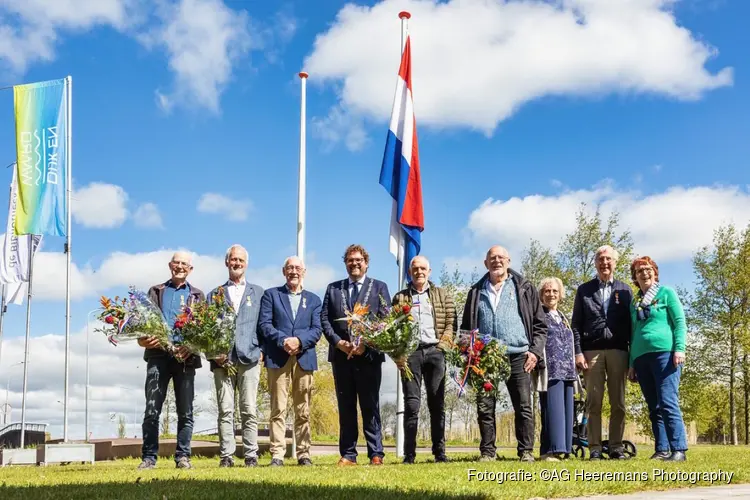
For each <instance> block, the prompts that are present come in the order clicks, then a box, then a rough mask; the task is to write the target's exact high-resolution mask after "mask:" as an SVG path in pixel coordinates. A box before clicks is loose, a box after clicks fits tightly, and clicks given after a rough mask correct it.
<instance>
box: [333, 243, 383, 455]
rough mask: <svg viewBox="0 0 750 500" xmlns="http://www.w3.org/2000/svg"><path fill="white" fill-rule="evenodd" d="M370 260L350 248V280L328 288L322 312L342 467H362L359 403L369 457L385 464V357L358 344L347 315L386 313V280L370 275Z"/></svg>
mask: <svg viewBox="0 0 750 500" xmlns="http://www.w3.org/2000/svg"><path fill="white" fill-rule="evenodd" d="M369 263H370V256H369V255H368V254H367V251H366V250H365V249H364V248H363V247H362V246H360V245H349V247H348V248H347V249H346V252H344V264H345V265H346V272H347V273H348V275H349V277H348V278H344V279H343V280H341V281H334V282H333V283H331V284H330V285H328V288H327V289H326V294H325V297H324V298H323V310H322V312H321V324H322V325H323V334H324V335H325V336H326V340H328V344H329V348H328V360H329V361H330V362H331V366H332V368H333V380H334V383H335V384H336V399H337V401H338V407H339V429H340V430H339V452H340V453H341V459H340V460H339V462H338V465H356V463H357V438H358V435H359V430H358V429H357V399H359V408H360V411H361V412H362V427H363V430H364V433H365V441H366V442H367V456H368V458H369V459H370V464H372V465H382V463H383V456H384V453H383V441H382V437H381V424H380V381H381V378H382V363H383V361H385V356H384V355H383V353H381V352H377V351H375V350H373V349H371V348H369V347H365V345H364V342H362V343H360V344H359V345H358V346H355V342H354V340H355V339H353V338H352V336H351V335H350V332H349V328H348V326H347V322H346V321H339V320H341V319H344V318H346V311H351V310H352V309H353V308H354V304H356V303H359V304H362V305H365V304H366V305H369V306H370V314H376V315H384V314H385V312H386V311H385V307H384V304H385V306H390V303H391V300H390V297H391V294H390V293H388V286H387V285H386V284H385V283H383V282H382V281H378V280H376V279H373V278H369V277H367V268H368V266H369Z"/></svg>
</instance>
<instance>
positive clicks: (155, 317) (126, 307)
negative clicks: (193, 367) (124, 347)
mask: <svg viewBox="0 0 750 500" xmlns="http://www.w3.org/2000/svg"><path fill="white" fill-rule="evenodd" d="M100 304H101V306H102V312H101V313H100V314H99V316H98V319H99V320H100V321H101V322H103V323H104V327H102V328H97V329H96V331H98V332H101V333H103V334H105V335H106V336H107V340H109V342H110V343H111V344H112V345H115V346H116V345H117V344H119V343H121V342H127V341H130V340H138V339H139V338H142V337H156V338H157V339H158V340H159V344H160V345H161V347H162V348H163V349H164V350H166V351H167V352H170V353H173V352H174V344H173V342H172V341H171V339H170V334H171V333H172V329H171V328H170V327H169V325H167V321H166V319H164V314H162V312H161V309H159V307H157V305H156V304H154V303H153V302H152V301H151V299H149V297H148V295H147V294H146V293H144V292H142V291H140V290H136V289H135V287H132V286H131V287H130V290H129V291H128V297H127V298H120V297H119V296H116V297H115V298H114V299H110V298H107V297H104V296H103V297H102V298H101V299H100Z"/></svg>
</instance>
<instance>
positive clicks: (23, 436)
mask: <svg viewBox="0 0 750 500" xmlns="http://www.w3.org/2000/svg"><path fill="white" fill-rule="evenodd" d="M29 244H30V245H31V248H29V289H28V290H27V293H28V297H27V299H26V300H27V302H26V340H25V342H24V348H23V392H22V393H21V446H20V447H21V449H23V447H24V444H25V439H26V388H27V386H28V380H29V337H30V336H31V294H32V279H33V275H34V238H33V237H32V238H31V241H30V242H29Z"/></svg>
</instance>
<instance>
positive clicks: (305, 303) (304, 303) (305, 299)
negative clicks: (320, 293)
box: [302, 297, 307, 309]
mask: <svg viewBox="0 0 750 500" xmlns="http://www.w3.org/2000/svg"><path fill="white" fill-rule="evenodd" d="M302 309H307V297H302Z"/></svg>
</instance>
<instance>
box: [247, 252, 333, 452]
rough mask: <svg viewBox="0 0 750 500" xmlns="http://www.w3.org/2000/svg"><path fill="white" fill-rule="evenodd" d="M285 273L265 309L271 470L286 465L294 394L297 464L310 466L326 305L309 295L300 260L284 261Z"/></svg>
mask: <svg viewBox="0 0 750 500" xmlns="http://www.w3.org/2000/svg"><path fill="white" fill-rule="evenodd" d="M281 272H282V273H283V274H284V277H285V278H286V284H284V285H282V286H280V287H276V288H270V289H268V290H266V292H265V293H264V294H263V299H262V300H261V304H260V322H259V326H260V330H261V333H262V335H263V346H264V351H265V362H266V368H267V370H268V390H269V392H270V393H271V433H270V434H271V436H270V437H271V456H272V458H271V465H272V466H280V465H284V455H285V452H286V408H287V400H288V399H289V390H290V389H291V392H292V400H293V402H294V437H295V439H296V442H297V463H298V464H299V465H312V461H311V460H310V445H311V441H312V439H311V433H310V397H311V395H312V387H313V372H314V371H315V370H317V369H318V359H317V356H316V352H315V345H316V344H317V343H318V340H320V336H321V333H322V330H321V326H320V309H321V306H322V302H321V301H320V298H319V297H318V296H317V295H315V294H314V293H311V292H308V291H307V290H303V288H302V281H303V279H304V277H305V264H304V263H303V262H302V259H300V258H299V257H289V258H288V259H286V261H284V266H283V267H282V268H281Z"/></svg>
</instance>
